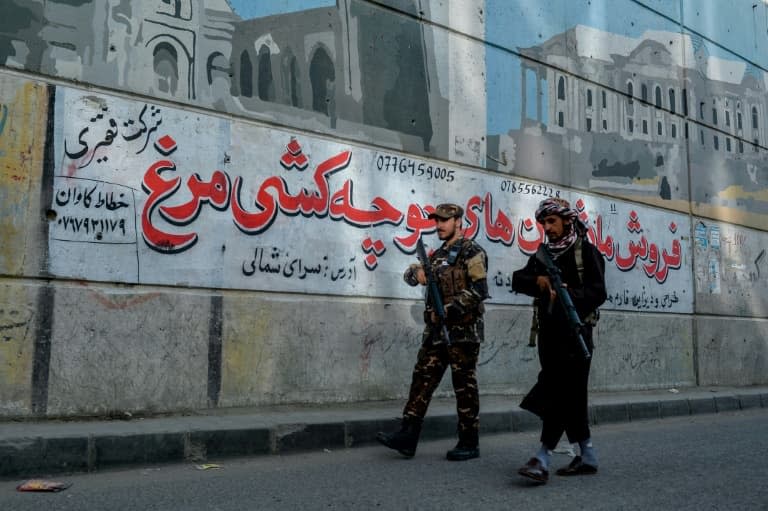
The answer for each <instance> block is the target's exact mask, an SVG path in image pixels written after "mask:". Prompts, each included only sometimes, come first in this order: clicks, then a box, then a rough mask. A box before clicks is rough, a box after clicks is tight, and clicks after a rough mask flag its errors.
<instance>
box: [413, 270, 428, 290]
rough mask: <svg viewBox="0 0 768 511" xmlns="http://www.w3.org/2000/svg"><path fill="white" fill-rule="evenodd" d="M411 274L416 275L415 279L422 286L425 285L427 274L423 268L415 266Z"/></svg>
mask: <svg viewBox="0 0 768 511" xmlns="http://www.w3.org/2000/svg"><path fill="white" fill-rule="evenodd" d="M413 275H414V277H416V280H417V281H418V283H419V284H421V285H422V286H426V285H427V274H426V273H424V268H421V267H419V268H416V269H415V270H413Z"/></svg>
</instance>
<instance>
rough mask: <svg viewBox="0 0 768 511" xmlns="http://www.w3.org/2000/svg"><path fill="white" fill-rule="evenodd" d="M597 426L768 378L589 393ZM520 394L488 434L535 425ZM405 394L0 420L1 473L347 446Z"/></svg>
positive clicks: (447, 427) (435, 407) (363, 437)
mask: <svg viewBox="0 0 768 511" xmlns="http://www.w3.org/2000/svg"><path fill="white" fill-rule="evenodd" d="M590 400H591V404H590V414H591V422H592V424H595V425H600V424H605V423H611V422H628V421H636V420H642V419H658V418H665V417H673V416H681V415H691V414H705V413H719V412H725V411H733V410H740V409H748V408H760V407H762V408H768V387H712V388H702V387H696V388H688V389H680V390H679V391H677V390H657V391H640V392H613V393H602V394H591V395H590ZM519 402H520V396H495V395H487V396H481V399H480V406H481V413H480V424H481V434H488V433H504V432H513V431H531V430H537V429H538V428H539V427H540V421H539V419H538V418H537V417H535V416H534V415H532V414H530V413H528V412H526V411H523V410H521V409H520V408H519V407H518V404H519ZM402 406H403V402H402V401H387V402H375V403H371V402H366V403H356V404H343V405H328V406H279V407H268V408H237V409H213V410H207V411H203V412H196V413H194V414H188V415H176V416H170V417H147V418H136V417H134V418H130V419H129V420H76V421H75V420H71V421H70V420H48V421H13V422H0V477H3V478H11V477H32V476H43V475H48V474H54V473H62V472H80V471H94V470H99V469H104V468H112V467H116V466H128V465H132V464H142V465H143V464H154V463H166V462H181V461H184V460H189V461H195V462H201V461H217V460H220V459H223V458H226V457H232V456H253V455H265V454H284V453H291V452H298V451H312V450H321V449H343V448H349V447H358V446H361V445H370V444H372V443H375V439H374V436H375V434H376V432H377V431H381V430H392V429H394V428H396V427H397V426H398V421H399V416H400V413H401V411H402ZM454 407H455V405H454V401H453V399H452V398H441V399H435V400H433V402H432V405H431V406H430V410H429V413H428V414H427V418H426V420H425V424H424V428H423V432H422V439H427V440H428V439H438V438H454V437H455V435H456V412H455V409H454Z"/></svg>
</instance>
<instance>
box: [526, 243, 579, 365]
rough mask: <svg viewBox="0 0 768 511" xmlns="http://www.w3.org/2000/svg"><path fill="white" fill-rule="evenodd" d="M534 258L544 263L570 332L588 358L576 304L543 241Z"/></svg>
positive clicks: (550, 307) (550, 304)
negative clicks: (564, 285)
mask: <svg viewBox="0 0 768 511" xmlns="http://www.w3.org/2000/svg"><path fill="white" fill-rule="evenodd" d="M536 260H537V261H539V262H540V263H541V264H542V265H544V270H545V271H546V272H547V275H548V276H549V280H550V281H551V283H552V287H553V288H554V289H555V292H556V293H557V298H558V301H559V302H560V303H561V304H562V306H563V309H564V310H565V315H566V317H567V318H568V326H570V327H571V332H572V333H573V334H574V335H575V336H576V340H577V342H578V343H579V349H580V350H581V353H582V355H584V359H585V360H589V359H590V358H591V355H590V353H589V349H588V348H587V343H586V342H584V336H583V335H582V334H581V332H582V330H583V329H584V323H582V321H581V318H580V317H579V313H578V312H576V306H575V305H573V300H571V295H570V294H568V290H567V289H566V288H565V287H563V279H562V277H561V275H560V274H561V272H560V268H558V267H557V265H556V264H555V261H554V260H553V259H552V254H551V253H550V252H549V248H548V247H547V246H546V245H544V244H543V243H542V244H541V245H539V249H538V250H537V251H536ZM552 305H553V304H552V302H551V301H550V302H549V313H550V314H552Z"/></svg>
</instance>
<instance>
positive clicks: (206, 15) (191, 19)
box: [0, 0, 448, 152]
mask: <svg viewBox="0 0 768 511" xmlns="http://www.w3.org/2000/svg"><path fill="white" fill-rule="evenodd" d="M414 1H417V0H414ZM10 2H11V6H10V16H9V19H8V20H7V21H6V22H5V24H6V25H7V27H6V28H5V29H2V28H1V27H0V63H5V64H6V65H8V66H9V67H19V68H25V69H29V70H34V71H38V72H41V73H44V74H51V75H54V76H59V77H62V78H69V79H73V80H77V81H84V82H95V83H101V84H102V85H105V86H107V87H111V88H114V89H119V90H125V89H128V90H134V91H138V92H143V93H146V94H149V95H151V96H157V97H161V98H168V99H172V100H177V101H179V100H180V101H184V102H188V103H193V104H202V105H205V106H208V107H214V108H216V109H219V110H223V111H227V112H230V113H234V114H240V115H248V116H256V117H259V118H262V119H272V120H282V121H283V122H289V123H296V122H303V123H305V124H306V125H307V126H308V127H309V128H315V129H319V130H324V129H325V130H329V129H330V130H339V131H342V132H347V133H356V132H361V131H362V132H364V133H366V132H367V138H371V139H372V138H376V137H384V138H386V139H389V140H393V141H396V142H394V143H395V145H396V146H397V147H411V148H413V149H415V150H418V151H420V152H430V150H431V148H432V146H433V145H438V146H441V147H445V146H446V145H447V138H448V134H447V131H446V130H445V129H441V128H440V126H439V125H438V126H433V123H432V117H433V116H434V115H438V114H439V113H440V112H432V111H431V105H432V104H437V105H440V106H441V107H442V108H447V103H446V100H445V99H442V100H438V101H435V100H431V101H430V98H429V95H430V94H435V91H438V90H439V88H437V87H435V85H436V82H437V80H438V77H437V75H436V74H435V64H434V61H432V62H429V61H428V59H429V58H432V59H433V58H434V48H432V47H428V44H430V43H428V42H427V41H428V37H427V36H426V34H425V33H424V31H425V28H424V25H421V24H419V23H415V22H410V23H404V22H403V20H402V19H401V18H399V17H398V16H396V15H393V14H391V13H389V14H388V13H387V12H386V11H382V9H381V8H378V7H376V6H371V5H370V4H368V3H367V2H365V1H361V0H338V2H337V3H336V5H334V6H331V7H322V8H314V9H309V10H302V11H298V12H292V13H286V14H276V15H272V16H266V17H260V18H254V19H243V18H241V17H240V16H239V15H238V14H237V13H236V11H235V10H234V9H233V8H232V7H231V5H230V3H229V2H228V1H227V0H157V1H143V2H129V1H117V0H110V1H101V0H99V1H96V0H78V1H71V0H51V1H46V2H43V1H42V0H10ZM19 35H22V36H23V37H19ZM382 68H386V69H400V70H403V72H397V73H380V72H378V70H380V69H382ZM148 78H150V79H151V80H150V82H149V83H148V81H147V79H148ZM430 84H431V87H432V89H430Z"/></svg>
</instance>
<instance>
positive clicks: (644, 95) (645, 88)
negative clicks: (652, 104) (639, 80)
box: [640, 84, 648, 101]
mask: <svg viewBox="0 0 768 511" xmlns="http://www.w3.org/2000/svg"><path fill="white" fill-rule="evenodd" d="M640 97H641V98H643V101H648V86H647V85H645V84H642V85H641V86H640Z"/></svg>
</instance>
